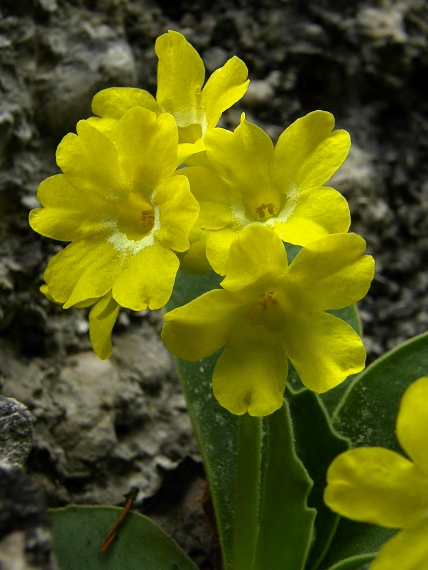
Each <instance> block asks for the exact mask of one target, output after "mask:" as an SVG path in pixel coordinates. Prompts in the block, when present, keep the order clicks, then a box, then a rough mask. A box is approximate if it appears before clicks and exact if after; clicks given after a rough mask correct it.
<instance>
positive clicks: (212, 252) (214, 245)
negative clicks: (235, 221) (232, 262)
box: [207, 228, 238, 275]
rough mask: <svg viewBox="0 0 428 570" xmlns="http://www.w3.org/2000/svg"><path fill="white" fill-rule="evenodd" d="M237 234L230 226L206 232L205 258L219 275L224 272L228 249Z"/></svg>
mask: <svg viewBox="0 0 428 570" xmlns="http://www.w3.org/2000/svg"><path fill="white" fill-rule="evenodd" d="M237 236H238V232H237V231H235V230H234V229H231V228H224V229H223V230H217V231H210V232H209V233H208V237H207V258H208V261H209V262H210V265H211V267H212V268H213V269H214V271H215V272H216V273H218V274H219V275H225V274H226V271H227V260H228V258H229V250H230V247H231V245H232V243H233V242H234V241H235V239H236V238H237Z"/></svg>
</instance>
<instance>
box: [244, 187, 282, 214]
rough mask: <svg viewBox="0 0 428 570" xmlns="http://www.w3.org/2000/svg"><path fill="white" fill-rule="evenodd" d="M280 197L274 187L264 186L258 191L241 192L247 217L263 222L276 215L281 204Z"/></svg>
mask: <svg viewBox="0 0 428 570" xmlns="http://www.w3.org/2000/svg"><path fill="white" fill-rule="evenodd" d="M281 197H282V195H281V194H280V193H279V192H278V191H277V190H276V189H275V188H264V189H263V190H261V191H259V192H243V193H242V201H243V204H244V207H245V212H246V217H247V219H248V220H250V221H252V222H262V223H263V222H266V221H267V220H270V219H271V218H273V217H276V216H277V215H278V214H279V212H280V210H281V207H282V206H283V204H282V203H281Z"/></svg>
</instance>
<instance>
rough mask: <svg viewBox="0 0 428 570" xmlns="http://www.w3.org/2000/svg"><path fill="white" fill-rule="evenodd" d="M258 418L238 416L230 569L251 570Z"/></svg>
mask: <svg viewBox="0 0 428 570" xmlns="http://www.w3.org/2000/svg"><path fill="white" fill-rule="evenodd" d="M260 461H261V420H260V418H255V417H251V416H249V415H248V414H244V415H243V416H240V417H239V432H238V458H237V471H236V480H235V505H234V515H235V516H234V565H233V570H251V569H252V568H253V565H254V557H255V550H256V545H257V536H258V532H259V490H260Z"/></svg>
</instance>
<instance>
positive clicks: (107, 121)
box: [86, 117, 118, 140]
mask: <svg viewBox="0 0 428 570" xmlns="http://www.w3.org/2000/svg"><path fill="white" fill-rule="evenodd" d="M86 121H87V122H88V123H89V124H90V125H91V126H92V127H95V128H96V129H98V130H99V131H100V132H101V133H102V134H103V135H104V136H106V137H107V138H108V139H110V140H113V139H114V131H115V129H116V126H117V122H118V119H112V118H111V117H103V118H102V119H100V117H89V119H86Z"/></svg>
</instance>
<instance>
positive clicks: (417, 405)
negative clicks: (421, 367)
mask: <svg viewBox="0 0 428 570" xmlns="http://www.w3.org/2000/svg"><path fill="white" fill-rule="evenodd" d="M397 438H398V441H399V442H400V445H401V447H402V448H403V449H404V451H405V452H406V453H407V455H408V456H409V457H410V458H411V459H412V460H413V461H414V462H415V464H416V466H417V467H418V469H421V470H422V471H424V472H425V473H426V474H427V475H428V445H427V442H428V377H427V376H425V377H423V378H419V380H416V382H414V383H413V384H411V385H410V386H409V387H408V388H407V390H406V391H405V392H404V395H403V397H402V399H401V404H400V411H399V413H398V418H397ZM427 483H428V482H427ZM427 492H428V490H427Z"/></svg>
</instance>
